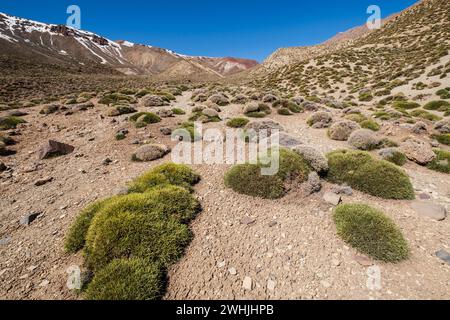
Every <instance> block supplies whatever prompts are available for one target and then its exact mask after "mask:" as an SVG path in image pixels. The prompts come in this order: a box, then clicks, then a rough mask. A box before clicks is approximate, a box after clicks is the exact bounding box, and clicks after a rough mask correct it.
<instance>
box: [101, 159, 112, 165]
mask: <svg viewBox="0 0 450 320" xmlns="http://www.w3.org/2000/svg"><path fill="white" fill-rule="evenodd" d="M111 163H113V161H112V160H111V159H110V158H106V159H105V160H103V161H102V164H103V165H104V166H109V165H110V164H111Z"/></svg>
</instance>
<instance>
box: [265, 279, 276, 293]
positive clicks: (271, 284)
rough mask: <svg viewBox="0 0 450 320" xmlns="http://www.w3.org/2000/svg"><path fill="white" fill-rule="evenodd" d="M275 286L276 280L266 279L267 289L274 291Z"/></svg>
mask: <svg viewBox="0 0 450 320" xmlns="http://www.w3.org/2000/svg"><path fill="white" fill-rule="evenodd" d="M276 286H277V282H276V281H274V280H272V279H269V280H267V290H269V291H275V288H276Z"/></svg>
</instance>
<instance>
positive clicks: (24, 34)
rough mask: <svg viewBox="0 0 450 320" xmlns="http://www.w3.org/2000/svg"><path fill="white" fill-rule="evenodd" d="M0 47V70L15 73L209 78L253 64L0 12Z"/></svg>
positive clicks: (253, 63)
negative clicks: (109, 36) (110, 38)
mask: <svg viewBox="0 0 450 320" xmlns="http://www.w3.org/2000/svg"><path fill="white" fill-rule="evenodd" d="M0 48H1V50H0V68H1V70H2V72H3V74H15V75H17V74H20V73H29V72H30V71H32V70H36V71H37V70H41V72H42V71H43V70H46V71H49V72H54V71H65V72H67V71H69V72H75V73H100V74H113V75H120V74H125V75H151V76H156V77H159V78H173V77H181V78H190V77H199V78H202V79H204V78H212V79H214V78H224V77H225V76H228V75H231V74H235V73H237V72H240V71H243V70H247V69H249V68H252V67H254V66H256V65H257V64H258V63H257V62H256V61H254V60H247V59H237V58H229V57H227V58H208V57H191V56H186V55H182V54H178V53H176V52H173V51H171V50H167V49H162V48H157V47H152V46H146V45H140V44H133V43H130V42H128V41H112V40H109V39H106V38H104V37H102V36H99V35H97V34H94V33H92V32H87V31H82V30H76V29H72V28H69V27H67V26H64V25H52V24H45V23H41V22H36V21H31V20H27V19H22V18H17V17H13V16H10V15H6V14H4V13H0Z"/></svg>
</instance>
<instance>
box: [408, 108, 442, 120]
mask: <svg viewBox="0 0 450 320" xmlns="http://www.w3.org/2000/svg"><path fill="white" fill-rule="evenodd" d="M411 115H412V116H413V117H418V118H422V119H425V120H430V121H438V120H442V118H441V117H439V116H437V115H435V114H432V113H430V112H428V111H425V110H421V109H419V110H414V111H412V112H411Z"/></svg>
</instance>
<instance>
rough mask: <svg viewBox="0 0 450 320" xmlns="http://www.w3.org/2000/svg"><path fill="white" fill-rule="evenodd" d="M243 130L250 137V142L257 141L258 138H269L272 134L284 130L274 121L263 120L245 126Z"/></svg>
mask: <svg viewBox="0 0 450 320" xmlns="http://www.w3.org/2000/svg"><path fill="white" fill-rule="evenodd" d="M245 130H246V131H247V132H249V134H250V135H251V137H250V138H251V140H252V141H259V139H260V137H261V138H262V137H265V138H267V137H270V136H271V135H272V134H275V133H279V132H280V131H284V128H283V127H282V126H281V125H280V124H279V123H277V122H275V121H272V120H263V121H253V122H250V123H249V124H247V125H246V126H245ZM252 134H253V135H252Z"/></svg>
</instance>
